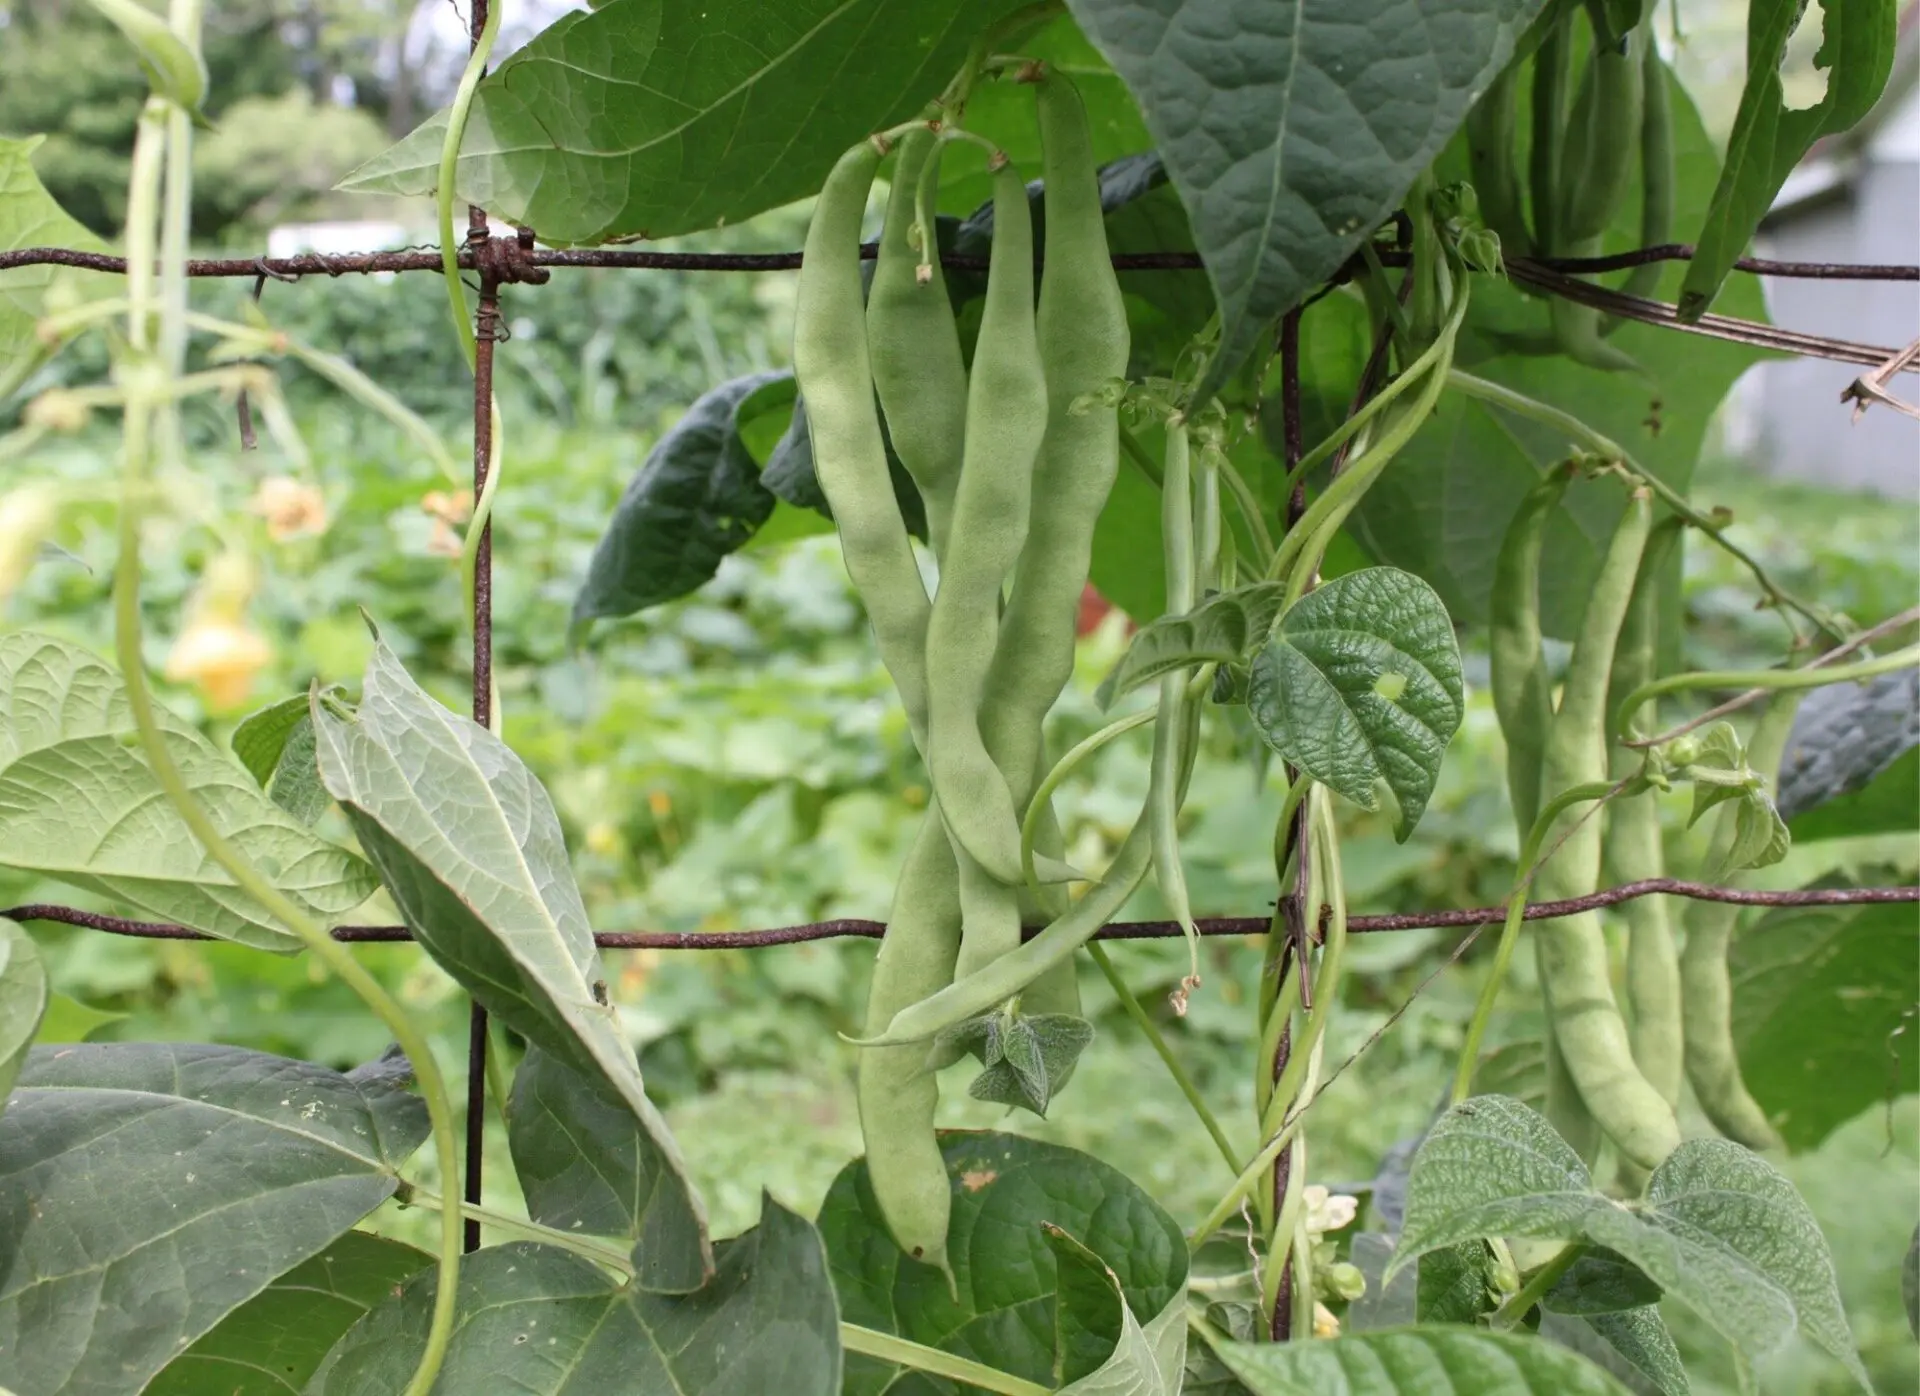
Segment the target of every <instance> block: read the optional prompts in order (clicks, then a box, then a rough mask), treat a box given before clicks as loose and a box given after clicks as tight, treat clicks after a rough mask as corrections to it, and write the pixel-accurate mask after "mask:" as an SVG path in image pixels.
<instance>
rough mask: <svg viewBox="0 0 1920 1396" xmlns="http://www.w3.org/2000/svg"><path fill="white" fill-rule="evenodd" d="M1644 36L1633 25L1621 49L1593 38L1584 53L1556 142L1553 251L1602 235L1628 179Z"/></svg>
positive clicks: (1637, 123)
mask: <svg viewBox="0 0 1920 1396" xmlns="http://www.w3.org/2000/svg"><path fill="white" fill-rule="evenodd" d="M1646 42H1647V39H1646V36H1645V35H1644V34H1642V33H1641V32H1640V31H1638V30H1636V31H1634V32H1633V33H1632V34H1629V35H1628V36H1627V42H1626V45H1625V52H1617V51H1615V50H1613V49H1609V48H1606V47H1604V46H1602V45H1601V44H1599V43H1598V42H1597V41H1596V42H1595V44H1594V47H1593V49H1592V50H1591V51H1590V52H1589V53H1588V55H1587V68H1586V72H1585V73H1584V74H1583V75H1582V76H1581V80H1580V87H1579V90H1578V91H1577V92H1576V93H1575V94H1574V98H1573V109H1572V111H1571V112H1569V113H1568V116H1567V125H1566V129H1565V132H1564V134H1563V135H1562V137H1561V142H1560V158H1559V189H1558V192H1559V198H1560V202H1559V205H1558V207H1557V208H1556V209H1555V212H1554V220H1553V229H1554V238H1555V243H1556V245H1555V247H1554V249H1553V250H1554V251H1555V252H1556V253H1560V254H1561V255H1575V254H1573V253H1572V251H1571V249H1572V248H1573V247H1575V246H1577V245H1579V244H1581V243H1584V242H1590V241H1592V240H1593V239H1595V238H1599V237H1604V236H1605V235H1606V232H1607V229H1608V228H1610V227H1612V226H1613V215H1614V213H1615V212H1616V211H1618V209H1619V207H1620V204H1621V201H1622V200H1623V199H1624V198H1625V197H1626V193H1627V189H1628V187H1629V186H1630V184H1631V183H1632V179H1633V167H1634V161H1635V158H1636V156H1637V155H1638V154H1639V151H1638V147H1637V144H1636V143H1635V142H1634V141H1632V140H1629V139H1624V137H1625V135H1626V133H1627V132H1634V133H1636V134H1637V133H1638V132H1639V131H1640V128H1641V105H1642V103H1643V102H1644V100H1645V93H1644V84H1645V81H1646V66H1645V63H1644V62H1643V60H1642V58H1641V49H1642V47H1644V45H1645V44H1646Z"/></svg>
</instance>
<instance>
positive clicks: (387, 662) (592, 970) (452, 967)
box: [314, 641, 712, 1291]
mask: <svg viewBox="0 0 1920 1396" xmlns="http://www.w3.org/2000/svg"><path fill="white" fill-rule="evenodd" d="M314 728H315V732H316V734H317V736H318V739H319V746H320V774H321V778H322V779H323V780H324V781H325V782H326V785H327V789H328V790H329V791H331V792H332V794H333V797H334V798H335V799H336V800H338V801H339V802H340V804H341V806H342V807H343V808H344V809H345V810H346V811H347V814H348V816H349V817H350V818H351V819H352V821H353V826H354V829H355V831H356V832H357V833H358V834H359V836H360V845H361V847H362V848H364V849H366V851H367V856H368V857H370V858H372V859H373V861H374V864H375V866H377V867H378V868H379V869H380V876H381V879H382V880H383V881H384V882H385V883H386V886H387V890H388V892H389V893H390V894H391V895H392V897H393V900H394V902H395V904H396V905H397V906H398V907H399V908H400V914H401V915H402V917H404V918H405V920H406V922H407V924H408V925H409V926H411V927H412V928H413V933H414V936H415V938H416V939H417V940H418V941H419V942H420V944H421V945H422V946H424V947H425V948H426V951H427V953H428V954H430V955H432V956H433V958H434V959H435V960H437V961H438V962H439V963H440V965H441V966H442V967H443V968H444V969H445V970H446V971H447V972H448V973H449V974H451V975H452V976H453V977H454V978H455V979H457V980H459V981H460V983H461V984H462V985H464V986H465V987H466V989H467V990H468V992H470V993H471V994H472V995H473V996H474V997H475V998H476V999H478V1000H479V1001H480V1002H481V1003H482V1004H484V1005H485V1006H486V1008H487V1010H488V1011H489V1012H491V1013H493V1014H495V1015H497V1016H498V1017H499V1018H500V1020H501V1021H502V1022H504V1023H505V1024H507V1026H509V1027H511V1028H512V1029H513V1030H514V1031H515V1032H518V1033H520V1034H521V1035H523V1036H524V1037H526V1038H527V1040H528V1041H529V1042H532V1043H534V1044H536V1045H538V1046H540V1047H544V1048H545V1049H546V1050H547V1051H549V1052H552V1053H553V1054H554V1055H555V1056H557V1057H559V1058H560V1059H561V1060H563V1061H565V1062H566V1063H567V1064H568V1065H570V1066H572V1067H573V1068H574V1069H575V1070H577V1071H580V1072H583V1073H586V1074H587V1075H589V1076H592V1077H594V1078H596V1079H597V1081H598V1082H599V1083H601V1084H603V1085H604V1086H605V1088H606V1090H607V1091H608V1093H609V1094H610V1095H611V1096H612V1098H614V1099H617V1100H618V1101H620V1103H621V1104H622V1105H623V1106H624V1107H625V1108H626V1109H627V1111H628V1112H629V1113H630V1114H631V1115H632V1117H633V1119H634V1120H635V1122H636V1123H637V1124H638V1125H639V1128H640V1135H641V1138H642V1139H643V1140H644V1147H645V1148H646V1149H647V1151H648V1152H649V1153H650V1155H651V1161H650V1163H649V1165H648V1167H649V1170H650V1171H651V1172H652V1173H654V1174H655V1175H656V1176H657V1177H658V1178H659V1180H660V1181H659V1186H657V1187H656V1188H655V1190H654V1192H653V1196H652V1206H653V1208H654V1209H657V1213H658V1215H657V1216H650V1217H649V1219H648V1222H647V1235H648V1236H649V1238H650V1239H651V1240H652V1241H653V1242H654V1244H653V1245H652V1246H651V1249H650V1250H649V1251H648V1252H647V1253H646V1254H644V1255H642V1256H641V1257H640V1258H639V1263H640V1267H641V1283H643V1284H644V1285H646V1286H648V1287H650V1288H656V1289H663V1290H674V1291H684V1290H690V1289H697V1288H698V1287H699V1286H700V1285H701V1284H702V1283H703V1282H704V1281H705V1279H706V1278H707V1276H708V1275H709V1274H710V1273H711V1270H712V1260H711V1255H710V1251H709V1247H708V1243H707V1235H706V1217H705V1213H704V1210H703V1209H702V1207H701V1205H700V1200H699V1198H698V1197H697V1196H696V1195H695V1194H694V1192H693V1189H692V1186H691V1185H690V1184H689V1183H688V1182H687V1180H686V1167H685V1164H684V1162H683V1161H682V1159H681V1157H680V1149H679V1146H678V1145H677V1144H676V1143H675V1142H674V1139H673V1135H672V1134H671V1133H670V1132H669V1131H668V1129H667V1125H666V1121H665V1120H663V1119H662V1118H661V1116H660V1113H659V1111H658V1110H656V1109H655V1108H654V1105H653V1102H652V1101H650V1100H648V1099H647V1094H646V1089H645V1087H644V1085H643V1084H642V1082H641V1079H640V1066H639V1062H638V1061H637V1059H636V1058H635V1056H634V1051H633V1048H632V1047H631V1046H630V1045H629V1044H628V1041H627V1038H626V1035H625V1034H624V1033H623V1032H622V1031H621V1028H620V1023H619V1017H618V1015H617V1013H616V1012H615V1011H614V1009H613V1008H612V1007H611V1006H610V1005H609V1004H607V1003H606V1002H605V1001H604V1000H605V996H606V984H605V979H604V977H603V974H602V970H601V964H600V952H599V951H598V950H596V949H595V948H594V945H593V928H592V927H591V926H590V925H589V924H588V922H587V909H586V907H585V906H584V905H583V904H582V902H581V900H580V889H579V888H578V887H577V886H576V885H575V883H574V880H573V872H572V870H571V868H570V867H569V866H568V863H567V847H566V842H565V840H564V839H563V837H562V836H561V833H560V820H559V818H558V816H556V815H555V814H554V811H553V802H552V800H550V799H549V798H548V796H547V792H546V790H545V788H544V787H543V786H542V785H541V784H540V782H539V780H538V779H536V778H535V776H534V774H533V772H531V771H529V770H528V769H527V767H526V764H525V763H524V762H522V761H521V760H520V758H519V757H518V756H516V755H515V754H514V753H513V750H512V748H510V747H508V746H507V745H506V743H504V742H502V741H501V740H500V739H499V738H498V737H496V736H494V735H493V734H492V733H491V732H489V731H487V730H486V729H485V728H484V727H481V726H479V725H478V724H477V723H475V722H472V721H471V720H469V719H467V718H465V717H462V716H460V715H459V714H457V713H454V712H452V711H450V710H448V709H447V708H445V707H443V706H441V705H440V704H439V703H436V702H434V700H433V699H432V698H430V697H428V696H427V694H426V692H425V691H424V690H423V689H422V688H421V687H420V686H419V685H418V684H416V683H415V682H414V681H413V679H412V677H411V676H410V675H409V674H408V673H407V671H406V669H405V668H404V667H403V666H402V665H401V663H400V661H399V660H398V659H397V658H395V657H394V653H393V651H392V650H391V649H389V648H388V647H387V645H386V643H385V642H384V641H380V642H377V643H376V644H375V645H374V652H373V658H372V659H371V660H370V661H369V662H368V664H367V672H366V678H365V680H364V682H363V683H362V686H361V695H360V706H359V708H358V710H357V711H355V713H354V714H353V715H352V716H350V717H343V716H341V715H340V714H338V713H337V712H335V711H334V710H333V709H332V708H331V707H330V706H328V705H327V704H325V703H318V702H317V703H316V704H315V706H314Z"/></svg>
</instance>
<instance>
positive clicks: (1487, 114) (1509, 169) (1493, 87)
mask: <svg viewBox="0 0 1920 1396" xmlns="http://www.w3.org/2000/svg"><path fill="white" fill-rule="evenodd" d="M1519 100H1520V77H1519V72H1518V70H1517V67H1515V66H1509V67H1506V68H1503V69H1502V70H1501V71H1500V75H1499V76H1498V77H1496V78H1495V79H1494V80H1493V81H1492V83H1490V84H1489V85H1488V87H1487V90H1486V91H1485V92H1483V93H1481V94H1480V100H1479V101H1478V102H1475V103H1474V104H1473V110H1472V111H1470V112H1468V113H1467V121H1466V132H1467V166H1468V170H1469V171H1470V175H1471V178H1472V180H1473V192H1474V195H1475V197H1476V198H1477V199H1478V200H1479V204H1480V217H1481V220H1482V221H1483V222H1485V223H1486V225H1487V226H1488V227H1489V228H1491V229H1493V231H1494V232H1495V233H1496V234H1498V235H1499V238H1500V251H1501V253H1502V254H1503V255H1505V256H1508V257H1524V256H1526V255H1527V254H1528V253H1529V252H1530V251H1532V248H1533V244H1532V242H1531V240H1530V239H1529V238H1528V236H1527V213H1526V207H1525V203H1524V201H1523V200H1522V198H1521V194H1520V173H1519V170H1518V168H1517V166H1516V165H1515V162H1514V151H1515V149H1516V147H1517V146H1518V143H1519V133H1518V131H1517V129H1516V127H1517V124H1518V123H1517V121H1516V117H1517V115H1518V108H1519Z"/></svg>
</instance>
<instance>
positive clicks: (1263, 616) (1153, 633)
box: [1094, 582, 1287, 710]
mask: <svg viewBox="0 0 1920 1396" xmlns="http://www.w3.org/2000/svg"><path fill="white" fill-rule="evenodd" d="M1286 594H1287V588H1286V584H1285V583H1283V582H1255V583H1253V584H1252V585H1251V586H1244V587H1236V588H1235V589H1234V590H1232V591H1224V592H1221V593H1220V594H1219V595H1217V596H1209V597H1208V598H1207V599H1206V600H1205V601H1202V602H1201V603H1200V604H1199V605H1198V606H1196V607H1194V608H1193V609H1192V610H1191V611H1189V612H1187V614H1185V615H1184V616H1162V617H1161V618H1160V619H1158V620H1156V621H1154V622H1152V623H1151V624H1150V625H1148V626H1146V627H1145V628H1144V629H1142V630H1141V631H1140V632H1139V634H1137V635H1135V636H1134V637H1133V642H1132V643H1131V644H1129V645H1128V646H1127V652H1126V653H1125V654H1123V655H1121V656H1120V662H1119V663H1118V664H1116V665H1114V667H1113V672H1112V673H1110V674H1108V675H1107V676H1106V678H1104V679H1103V680H1101V682H1100V687H1099V689H1098V690H1097V691H1096V692H1095V693H1094V698H1095V700H1096V701H1097V702H1098V703H1099V704H1100V706H1101V708H1102V709H1103V710H1104V709H1107V708H1110V707H1112V706H1113V703H1114V700H1115V699H1116V698H1123V697H1125V696H1126V695H1127V694H1129V693H1131V692H1132V691H1133V690H1134V689H1136V688H1138V687H1139V686H1140V685H1141V684H1143V683H1147V682H1149V681H1150V680H1153V679H1156V678H1159V677H1160V675H1162V674H1167V673H1171V672H1172V671H1174V670H1175V669H1190V668H1193V667H1195V666H1196V665H1200V664H1231V663H1233V662H1235V661H1237V660H1241V659H1245V658H1246V657H1247V654H1248V652H1249V651H1251V650H1252V649H1254V648H1255V647H1256V646H1258V645H1261V644H1263V643H1265V641H1266V638H1267V632H1268V631H1269V630H1271V629H1273V621H1274V617H1275V616H1277V615H1279V614H1280V603H1281V602H1282V601H1283V600H1285V599H1286Z"/></svg>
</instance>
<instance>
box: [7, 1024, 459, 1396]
mask: <svg viewBox="0 0 1920 1396" xmlns="http://www.w3.org/2000/svg"><path fill="white" fill-rule="evenodd" d="M426 1136H427V1111H426V1107H425V1106H424V1105H423V1104H422V1103H421V1102H420V1100H419V1099H418V1098H417V1097H415V1096H413V1095H410V1094H408V1093H406V1092H405V1091H404V1090H401V1089H400V1088H398V1087H397V1086H392V1085H386V1084H381V1083H367V1082H360V1081H355V1080H352V1079H350V1078H349V1077H346V1076H342V1075H341V1074H340V1073H338V1072H335V1071H329V1070H327V1069H326V1068H325V1067H320V1066H314V1065H312V1064H310V1063H307V1062H297V1061H289V1060H287V1059H286V1058H284V1057H274V1056H268V1055H267V1054H265V1053H263V1052H250V1051H244V1050H242V1049H240V1048H237V1047H213V1046H200V1045H190V1044H180V1043H148V1042H140V1043H122V1042H109V1043H78V1044H69V1045H66V1046H61V1047H41V1048H36V1049H35V1050H34V1051H33V1052H32V1053H31V1055H30V1056H29V1057H28V1059H27V1064H26V1068H25V1069H24V1070H23V1071H22V1072H21V1073H20V1080H19V1086H18V1088H17V1089H16V1090H15V1091H14V1094H13V1098H12V1101H11V1103H10V1105H9V1107H8V1110H7V1114H6V1120H5V1127H4V1128H0V1255H5V1256H7V1257H8V1264H7V1268H6V1274H5V1275H4V1277H0V1385H7V1386H12V1387H14V1388H15V1389H17V1390H20V1391H70V1392H76V1393H78V1392H96V1393H102V1396H105V1394H106V1393H116V1392H125V1393H129V1396H130V1394H131V1393H133V1392H136V1391H140V1390H143V1389H144V1388H145V1385H146V1383H147V1381H148V1380H149V1379H150V1378H151V1377H152V1376H153V1375H154V1374H155V1373H156V1372H158V1371H159V1370H160V1369H161V1368H162V1367H164V1366H166V1365H167V1363H168V1362H170V1361H171V1360H172V1359H174V1358H175V1357H176V1356H178V1355H179V1354H180V1352H181V1351H182V1350H183V1349H185V1348H187V1347H188V1345H189V1344H191V1343H193V1342H194V1341H195V1340H196V1339H198V1338H199V1337H200V1336H201V1335H202V1334H204V1333H207V1332H208V1331H209V1330H211V1329H212V1328H213V1327H214V1325H215V1324H217V1323H219V1322H220V1321H221V1319H223V1318H224V1317H226V1316H227V1315H228V1314H229V1313H230V1312H232V1311H233V1310H234V1309H236V1308H237V1307H239V1306H240V1305H241V1304H243V1303H245V1302H246V1301H247V1300H249V1299H252V1298H253V1297H254V1296H255V1295H256V1294H258V1293H259V1292H260V1291H261V1290H263V1289H264V1288H266V1287H267V1285H268V1284H270V1283H271V1282H272V1281H273V1278H274V1277H275V1276H276V1275H281V1274H284V1273H285V1272H286V1271H287V1269H288V1268H289V1267H291V1266H293V1265H296V1264H298V1263H300V1262H301V1261H304V1260H306V1259H307V1258H308V1257H309V1256H312V1255H315V1254H317V1253H319V1252H320V1251H322V1250H323V1249H324V1248H326V1247H328V1246H329V1245H332V1244H334V1243H335V1242H336V1240H337V1238H338V1237H340V1236H341V1235H342V1234H343V1233H344V1232H346V1231H347V1230H348V1228H350V1227H351V1226H353V1224H354V1223H355V1222H357V1221H359V1220H360V1219H361V1218H362V1217H364V1216H365V1215H366V1214H367V1213H369V1212H371V1211H372V1210H373V1209H374V1208H375V1207H377V1206H379V1205H380V1203H381V1202H383V1201H385V1200H386V1199H387V1198H388V1197H389V1196H391V1195H392V1193H393V1191H394V1189H395V1187H396V1186H397V1184H398V1181H399V1168H400V1165H401V1164H402V1163H403V1162H404V1161H405V1160H406V1159H407V1157H408V1156H409V1155H410V1154H412V1153H413V1151H414V1150H415V1149H416V1148H418V1147H419V1145H420V1143H421V1141H422V1140H424V1139H425V1138H426Z"/></svg>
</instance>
